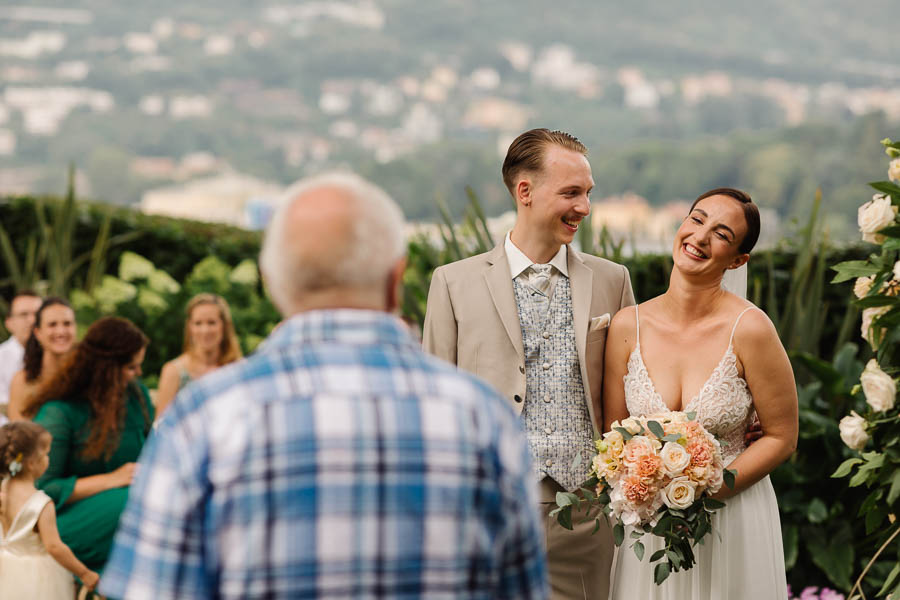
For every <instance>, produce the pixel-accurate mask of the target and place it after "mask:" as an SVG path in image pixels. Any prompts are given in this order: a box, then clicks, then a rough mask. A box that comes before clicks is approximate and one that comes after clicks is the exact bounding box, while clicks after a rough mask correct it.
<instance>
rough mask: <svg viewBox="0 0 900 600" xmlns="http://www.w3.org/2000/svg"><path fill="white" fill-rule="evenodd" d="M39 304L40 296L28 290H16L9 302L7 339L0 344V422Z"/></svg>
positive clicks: (4, 419) (1, 421)
mask: <svg viewBox="0 0 900 600" xmlns="http://www.w3.org/2000/svg"><path fill="white" fill-rule="evenodd" d="M40 306H41V297H40V296H38V295H37V294H35V293H34V292H32V291H30V290H23V291H21V292H17V293H16V295H15V296H13V298H12V301H10V303H9V315H7V317H6V320H4V321H3V324H4V325H5V326H6V330H7V331H9V334H10V335H9V339H8V340H6V341H5V342H3V343H2V344H0V424H2V423H3V422H5V421H6V405H7V404H8V403H9V386H10V384H11V383H12V378H13V375H15V374H16V372H17V371H19V370H20V369H21V368H22V355H23V354H24V353H25V341H26V340H27V339H28V336H29V335H31V328H32V327H33V326H34V317H35V314H36V313H37V310H38V308H40Z"/></svg>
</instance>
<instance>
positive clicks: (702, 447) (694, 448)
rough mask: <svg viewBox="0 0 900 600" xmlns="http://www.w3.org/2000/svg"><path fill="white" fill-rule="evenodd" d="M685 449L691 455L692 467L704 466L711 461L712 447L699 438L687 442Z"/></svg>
mask: <svg viewBox="0 0 900 600" xmlns="http://www.w3.org/2000/svg"><path fill="white" fill-rule="evenodd" d="M687 451H688V454H690V455H691V466H692V467H701V468H702V467H706V466H707V465H709V464H710V463H712V461H713V454H712V449H711V448H710V447H709V445H708V444H705V443H703V442H701V441H700V440H692V441H690V442H688V445H687Z"/></svg>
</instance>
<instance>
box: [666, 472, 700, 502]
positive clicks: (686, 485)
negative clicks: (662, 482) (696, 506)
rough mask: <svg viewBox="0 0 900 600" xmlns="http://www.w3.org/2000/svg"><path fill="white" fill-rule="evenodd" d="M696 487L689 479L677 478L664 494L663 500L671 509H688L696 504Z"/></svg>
mask: <svg viewBox="0 0 900 600" xmlns="http://www.w3.org/2000/svg"><path fill="white" fill-rule="evenodd" d="M694 490H695V485H694V484H693V483H692V482H691V481H690V480H689V479H688V478H687V477H676V478H675V479H673V480H672V481H670V482H669V485H667V486H666V489H664V490H663V492H662V500H663V502H664V503H665V504H666V506H668V507H669V508H687V507H688V506H690V505H691V504H693V503H694Z"/></svg>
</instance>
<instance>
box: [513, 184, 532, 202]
mask: <svg viewBox="0 0 900 600" xmlns="http://www.w3.org/2000/svg"><path fill="white" fill-rule="evenodd" d="M532 189H533V187H532V185H531V179H530V178H528V177H523V178H522V179H520V180H519V181H517V182H516V187H515V191H516V204H517V205H518V204H522V205H524V206H528V205H529V204H531V190H532Z"/></svg>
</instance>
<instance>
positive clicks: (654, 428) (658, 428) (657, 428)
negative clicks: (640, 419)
mask: <svg viewBox="0 0 900 600" xmlns="http://www.w3.org/2000/svg"><path fill="white" fill-rule="evenodd" d="M647 428H648V429H650V431H651V432H652V433H653V435H655V436H656V437H657V438H663V437H665V436H666V432H665V431H663V428H662V425H660V424H659V423H657V422H656V421H647Z"/></svg>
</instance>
